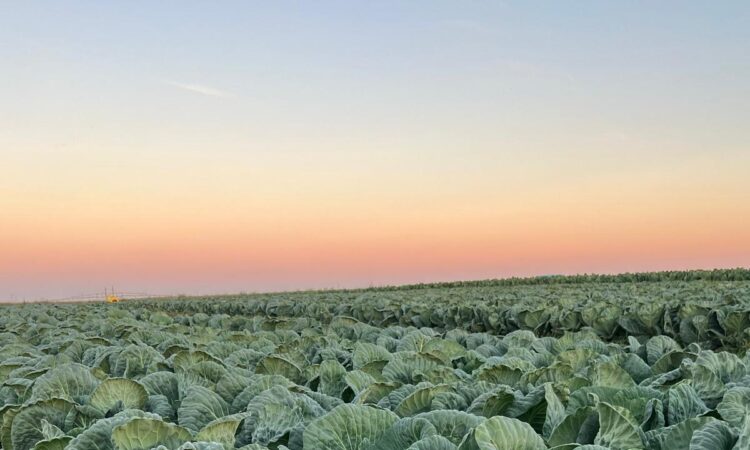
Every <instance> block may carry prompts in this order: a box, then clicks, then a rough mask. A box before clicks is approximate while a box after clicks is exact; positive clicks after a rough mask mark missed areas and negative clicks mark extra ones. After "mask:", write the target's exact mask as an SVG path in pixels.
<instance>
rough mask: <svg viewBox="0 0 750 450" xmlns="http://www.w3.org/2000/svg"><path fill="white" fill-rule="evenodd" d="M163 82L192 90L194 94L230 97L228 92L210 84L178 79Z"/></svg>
mask: <svg viewBox="0 0 750 450" xmlns="http://www.w3.org/2000/svg"><path fill="white" fill-rule="evenodd" d="M165 83H166V84H168V85H170V86H173V87H176V88H178V89H182V90H184V91H188V92H192V93H194V94H200V95H206V96H209V97H230V94H229V93H228V92H226V91H222V90H221V89H216V88H214V87H211V86H206V85H204V84H195V83H181V82H178V81H165Z"/></svg>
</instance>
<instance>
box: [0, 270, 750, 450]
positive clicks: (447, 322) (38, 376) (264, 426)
mask: <svg viewBox="0 0 750 450" xmlns="http://www.w3.org/2000/svg"><path fill="white" fill-rule="evenodd" d="M748 279H750V273H748V272H745V271H716V272H695V273H693V272H674V273H663V274H632V275H622V276H581V277H571V278H566V277H544V278H538V279H531V280H521V279H516V280H505V281H488V282H475V283H454V284H449V285H435V286H431V285H421V286H412V287H410V288H408V289H401V290H398V289H384V290H363V291H332V292H321V293H284V294H268V295H255V296H238V297H221V298H210V299H203V300H202V301H199V300H188V299H163V300H149V301H128V302H125V303H120V304H117V305H107V304H79V305H18V306H8V307H7V308H6V314H3V315H0V444H1V445H2V450H35V449H36V450H141V449H143V450H231V449H235V448H238V449H245V450H264V449H274V450H285V449H288V450H307V449H312V450H322V449H338V450H427V449H437V450H494V449H519V450H526V449H528V450H537V449H539V450H542V449H553V448H554V449H558V450H563V449H565V450H567V449H571V450H573V449H579V450H602V449H608V450H635V449H643V450H677V449H690V450H709V449H718V450H733V449H739V448H748V446H749V445H750V444H749V443H750V420H748V417H750V357H749V356H748V355H747V354H746V349H747V348H750V333H748V332H747V330H748V326H750V314H749V312H750V282H748Z"/></svg>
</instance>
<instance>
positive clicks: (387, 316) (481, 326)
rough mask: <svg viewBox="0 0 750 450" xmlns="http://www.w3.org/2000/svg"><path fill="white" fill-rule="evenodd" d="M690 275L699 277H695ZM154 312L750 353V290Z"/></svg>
mask: <svg viewBox="0 0 750 450" xmlns="http://www.w3.org/2000/svg"><path fill="white" fill-rule="evenodd" d="M685 274H690V272H685ZM143 306H144V307H147V308H152V309H154V310H163V311H169V312H170V313H178V314H179V313H183V314H190V315H197V314H209V315H215V314H228V315H233V316H243V317H245V316H261V317H279V318H284V317H311V318H315V319H316V320H318V321H320V322H322V323H330V321H331V320H332V319H333V318H335V317H340V316H347V317H353V318H355V319H357V320H358V321H360V322H364V323H367V324H370V325H373V326H377V327H381V328H382V327H389V326H402V327H407V326H414V327H418V328H422V327H430V328H435V329H438V330H450V329H456V328H460V329H464V330H467V331H471V332H486V333H491V334H496V335H505V334H508V333H511V332H513V331H516V330H529V331H533V332H534V333H535V334H536V335H539V336H560V335H561V334H562V333H564V332H566V331H578V330H581V329H584V328H590V329H592V330H593V331H594V332H596V333H597V335H598V336H599V337H601V338H602V339H604V340H608V341H611V340H617V341H620V342H624V341H625V340H626V338H627V336H635V337H639V338H640V337H650V336H659V335H666V336H669V337H671V338H673V339H675V340H676V341H678V342H680V343H681V344H683V345H688V344H691V343H698V344H700V345H702V346H704V347H710V348H714V349H717V348H726V349H728V350H732V351H736V350H738V349H744V348H746V347H748V346H750V333H748V332H747V330H748V329H749V328H750V282H748V281H734V282H717V281H702V280H699V281H690V282H682V281H668V282H648V283H647V282H642V283H625V282H619V283H582V284H567V283H559V284H529V285H518V286H502V285H500V286H482V285H480V286H473V287H472V286H469V287H458V288H441V289H437V288H436V289H426V288H425V289H413V290H401V291H365V292H359V291H349V292H346V291H343V292H330V291H329V292H325V291H322V292H300V293H292V294H290V293H280V294H264V295H244V296H243V295H240V296H219V297H202V298H196V299H193V300H188V299H161V300H156V301H149V302H144V303H143Z"/></svg>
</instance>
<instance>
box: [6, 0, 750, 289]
mask: <svg viewBox="0 0 750 450" xmlns="http://www.w3.org/2000/svg"><path fill="white" fill-rule="evenodd" d="M749 23H750V3H749V2H747V1H722V2H707V1H674V2H672V1H658V2H654V1H651V2H645V1H644V2H638V1H633V2H616V1H570V2H565V1H548V2H543V1H539V2H527V1H503V2H499V1H498V2H490V1H487V2H481V1H398V2H352V1H341V2H330V1H321V2H317V1H316V2H287V1H271V2H246V1H237V2H230V1H218V2H187V1H163V2H162V1H160V2H153V1H142V2H138V1H128V2H124V1H123V2H97V1H91V2H74V1H60V2H57V1H55V2H53V1H49V2H46V1H45V2H43V1H20V0H19V1H6V2H1V3H0V300H21V299H40V298H61V297H66V296H71V295H79V294H89V293H93V292H99V291H102V290H103V289H104V287H105V286H106V287H109V286H115V288H117V289H119V290H122V291H131V292H148V293H164V294H177V293H186V294H191V293H192V294H201V293H225V292H238V291H265V290H281V289H303V288H322V287H356V286H368V285H371V284H395V283H405V282H422V281H439V280H455V279H478V278H496V277H504V276H510V275H539V274H551V273H580V272H622V271H645V270H655V269H658V270H661V269H684V268H714V267H738V266H745V267H747V266H750V26H748V24H749Z"/></svg>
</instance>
